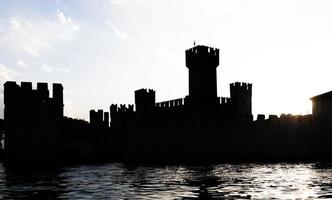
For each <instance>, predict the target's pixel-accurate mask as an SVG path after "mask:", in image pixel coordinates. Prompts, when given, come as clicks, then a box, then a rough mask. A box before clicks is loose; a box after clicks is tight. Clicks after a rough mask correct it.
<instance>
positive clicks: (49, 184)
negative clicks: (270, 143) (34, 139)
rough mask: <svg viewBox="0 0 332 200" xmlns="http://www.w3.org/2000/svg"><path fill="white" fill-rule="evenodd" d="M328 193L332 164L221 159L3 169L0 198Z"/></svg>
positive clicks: (293, 196)
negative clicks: (218, 162) (204, 162)
mask: <svg viewBox="0 0 332 200" xmlns="http://www.w3.org/2000/svg"><path fill="white" fill-rule="evenodd" d="M209 198H210V199H225V198H226V199H241V198H242V199H250V198H251V199H267V198H269V199H270V198H276V199H296V198H299V199H310V198H313V199H316V198H332V165H331V164H321V163H311V164H239V165H233V164H221V165H206V166H187V165H183V166H129V165H124V164H107V165H98V166H71V167H63V168H60V169H29V170H22V169H20V170H17V169H5V168H4V167H2V166H1V165H0V199H209Z"/></svg>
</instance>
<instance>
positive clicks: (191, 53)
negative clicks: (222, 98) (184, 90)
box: [186, 45, 219, 105]
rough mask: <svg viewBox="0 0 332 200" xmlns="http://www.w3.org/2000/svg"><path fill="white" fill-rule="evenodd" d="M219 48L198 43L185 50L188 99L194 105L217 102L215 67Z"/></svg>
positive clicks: (217, 61)
mask: <svg viewBox="0 0 332 200" xmlns="http://www.w3.org/2000/svg"><path fill="white" fill-rule="evenodd" d="M218 65H219V49H217V48H212V47H207V46H202V45H198V46H195V47H193V48H191V49H188V50H186V66H187V68H188V69H189V99H190V102H191V103H193V104H196V105H213V104H215V103H216V102H217V67H218Z"/></svg>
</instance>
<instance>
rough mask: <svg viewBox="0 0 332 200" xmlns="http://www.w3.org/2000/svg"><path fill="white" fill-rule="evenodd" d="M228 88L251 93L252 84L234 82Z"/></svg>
mask: <svg viewBox="0 0 332 200" xmlns="http://www.w3.org/2000/svg"><path fill="white" fill-rule="evenodd" d="M230 88H231V90H232V89H235V90H244V91H251V90H252V84H251V83H245V82H235V83H231V84H230Z"/></svg>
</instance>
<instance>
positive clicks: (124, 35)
mask: <svg viewBox="0 0 332 200" xmlns="http://www.w3.org/2000/svg"><path fill="white" fill-rule="evenodd" d="M106 24H107V25H108V26H109V27H111V28H112V30H113V32H114V34H115V35H116V36H117V37H118V38H119V39H121V40H127V39H128V38H129V35H128V34H127V33H125V32H124V31H122V30H120V29H119V27H118V26H117V25H116V24H114V23H112V22H111V21H110V20H107V21H106Z"/></svg>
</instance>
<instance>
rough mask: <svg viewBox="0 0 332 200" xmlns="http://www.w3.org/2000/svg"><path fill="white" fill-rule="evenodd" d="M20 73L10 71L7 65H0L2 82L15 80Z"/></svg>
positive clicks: (0, 79)
mask: <svg viewBox="0 0 332 200" xmlns="http://www.w3.org/2000/svg"><path fill="white" fill-rule="evenodd" d="M17 75H18V73H17V72H16V71H15V70H12V69H9V68H8V67H7V66H6V65H4V64H0V81H8V80H13V79H14V77H15V76H17Z"/></svg>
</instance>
